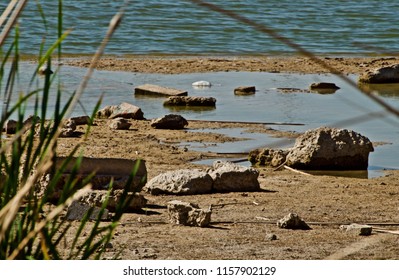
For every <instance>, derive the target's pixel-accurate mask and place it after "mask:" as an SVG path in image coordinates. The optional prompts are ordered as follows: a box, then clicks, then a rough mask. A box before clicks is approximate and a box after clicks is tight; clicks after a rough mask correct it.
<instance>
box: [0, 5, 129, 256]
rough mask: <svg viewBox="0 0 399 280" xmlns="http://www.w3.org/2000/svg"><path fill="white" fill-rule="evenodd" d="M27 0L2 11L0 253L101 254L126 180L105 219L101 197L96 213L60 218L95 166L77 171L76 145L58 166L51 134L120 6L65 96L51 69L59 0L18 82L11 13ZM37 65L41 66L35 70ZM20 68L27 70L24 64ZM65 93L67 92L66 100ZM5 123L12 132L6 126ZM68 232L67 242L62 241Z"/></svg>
mask: <svg viewBox="0 0 399 280" xmlns="http://www.w3.org/2000/svg"><path fill="white" fill-rule="evenodd" d="M26 2H27V1H26V0H20V1H10V3H9V5H8V6H7V8H6V10H5V11H4V12H3V14H2V16H1V17H0V30H1V34H0V47H1V54H0V59H1V65H0V90H1V93H0V94H1V98H2V101H3V102H2V103H3V106H2V111H1V120H0V127H1V128H2V131H1V139H0V259H100V258H101V256H102V255H103V253H104V250H105V248H106V246H105V245H106V244H107V243H108V242H109V241H110V239H111V238H112V235H113V232H114V230H115V228H116V226H117V224H118V221H119V220H120V218H121V216H122V214H123V212H124V210H125V206H126V205H127V203H128V199H127V197H128V196H127V189H128V188H125V189H126V190H125V191H124V194H123V195H122V199H121V203H120V205H118V207H117V209H116V210H115V213H114V215H113V217H112V218H111V221H110V222H106V223H103V222H101V219H100V217H101V216H102V214H103V213H104V212H105V211H106V210H105V209H106V207H107V203H108V200H107V199H106V200H105V201H104V203H103V204H102V206H101V207H100V210H99V212H98V215H97V218H96V219H94V221H92V220H90V219H89V217H90V215H92V210H90V211H88V213H86V215H85V216H84V218H83V219H82V220H81V221H79V224H78V226H77V227H75V229H72V223H71V222H68V221H67V220H65V219H64V218H63V212H64V211H65V208H66V207H67V206H68V205H69V204H71V203H72V202H73V201H75V200H77V199H79V198H80V197H81V196H82V195H83V194H84V193H85V192H87V191H89V190H90V187H91V185H90V179H91V178H92V176H94V174H90V175H87V176H85V177H84V178H79V179H77V178H76V174H77V173H78V170H79V165H80V163H81V161H80V160H79V159H80V158H81V155H80V154H79V146H77V147H76V148H75V149H74V150H73V152H72V153H71V154H70V155H69V156H68V157H67V159H66V161H65V164H63V165H61V166H60V167H59V168H57V169H56V168H55V161H56V158H57V140H58V138H59V137H60V134H61V130H62V127H63V124H64V122H65V120H66V119H67V118H68V117H69V116H70V114H71V112H72V111H73V109H74V107H75V106H76V104H77V103H78V102H79V98H80V96H81V95H82V94H83V91H84V89H85V86H86V84H87V81H88V79H89V78H90V75H91V73H92V71H93V69H94V67H95V63H96V61H97V60H98V58H99V57H100V56H101V54H102V52H103V50H104V47H105V45H106V43H107V41H108V40H109V38H110V37H111V35H112V33H113V32H114V30H115V29H116V27H117V26H118V24H119V22H120V20H121V18H122V14H121V13H118V14H117V16H115V18H114V19H113V20H112V21H111V24H110V27H109V31H108V33H107V34H106V35H105V38H104V40H103V42H102V44H101V45H100V47H99V51H98V52H97V53H96V54H95V56H94V58H93V63H92V66H91V67H90V69H89V70H88V73H87V75H86V76H85V78H84V80H83V81H82V82H81V85H80V87H79V88H78V89H77V90H76V91H75V92H74V93H73V94H72V96H70V97H69V98H65V97H64V96H63V94H62V90H61V86H60V84H61V79H62V77H60V76H59V75H58V71H57V69H52V68H53V63H52V59H53V58H54V57H56V58H57V59H58V60H61V54H62V52H61V51H62V42H63V41H64V39H65V38H66V37H67V36H68V35H69V33H70V31H63V26H62V14H63V13H62V1H61V0H59V1H58V7H59V11H58V26H57V31H58V38H57V40H56V41H55V42H53V43H52V44H51V46H50V47H49V48H48V49H45V47H44V46H45V44H44V41H45V40H43V44H42V46H41V48H40V50H38V52H39V55H38V59H37V61H38V62H37V67H36V69H35V70H34V72H33V73H31V79H30V83H29V86H28V89H26V90H23V91H21V90H17V85H18V80H19V77H20V75H21V71H20V66H21V61H20V51H19V38H20V36H23V34H20V32H19V29H18V24H17V21H18V18H19V17H21V13H22V11H23V8H24V6H25V4H26ZM37 5H38V10H39V11H40V15H41V16H42V19H43V24H44V25H45V24H46V22H47V21H46V19H45V7H42V6H40V4H39V3H38V4H37ZM45 28H46V29H47V26H45ZM3 49H4V51H3ZM41 69H46V70H45V71H39V70H41ZM39 72H41V73H42V75H43V76H42V77H40V76H39V74H38V73H39ZM23 74H24V75H26V74H27V73H26V71H25V72H24V73H23ZM32 88H34V89H32ZM54 95H55V106H54V110H51V111H50V110H49V103H50V99H51V98H50V97H53V96H54ZM64 99H67V101H66V104H65V105H63V102H64ZM32 103H33V104H34V106H33V113H32V112H31V115H30V116H28V115H27V108H28V107H29V106H31V104H32ZM64 103H65V102H64ZM99 105H100V101H99V102H98V104H97V106H96V108H95V109H94V110H93V113H92V114H91V123H92V121H93V118H94V115H95V114H94V113H95V112H96V110H97V109H98V107H99ZM88 127H89V128H90V125H89V126H88ZM3 128H7V129H3ZM89 128H88V130H87V133H88V132H89ZM11 131H12V134H8V132H11ZM76 158H78V160H76ZM72 160H74V165H73V170H72V172H70V175H69V176H68V177H67V178H65V175H63V172H64V170H65V168H66V165H67V164H68V162H71V161H72ZM134 173H135V171H134V170H132V173H131V176H130V178H129V180H128V183H127V184H128V185H130V184H132V180H133V176H134ZM44 178H47V184H46V187H45V188H44V189H42V191H41V192H38V186H40V184H39V183H40V182H41V181H43V179H44ZM61 178H63V185H62V188H61V193H59V194H58V195H57V199H56V200H55V201H54V194H55V192H57V191H58V192H60V188H59V186H58V185H59V184H60V182H61V181H60V180H61ZM111 189H112V181H111V183H110V191H111ZM67 237H68V238H67ZM67 239H68V240H69V241H70V242H69V241H68V243H66V240H67ZM65 247H66V248H67V249H66V248H65Z"/></svg>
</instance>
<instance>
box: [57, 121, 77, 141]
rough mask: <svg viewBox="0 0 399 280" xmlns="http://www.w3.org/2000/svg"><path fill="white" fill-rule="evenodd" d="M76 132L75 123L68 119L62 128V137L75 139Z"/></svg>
mask: <svg viewBox="0 0 399 280" xmlns="http://www.w3.org/2000/svg"><path fill="white" fill-rule="evenodd" d="M75 130H76V123H75V121H73V120H71V119H68V120H66V121H65V122H64V124H63V126H62V128H61V133H60V137H74V136H75Z"/></svg>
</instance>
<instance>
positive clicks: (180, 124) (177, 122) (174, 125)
mask: <svg viewBox="0 0 399 280" xmlns="http://www.w3.org/2000/svg"><path fill="white" fill-rule="evenodd" d="M187 125H188V122H187V120H186V119H185V118H183V117H182V116H180V115H174V114H169V115H165V116H163V117H161V118H158V119H154V120H152V121H151V126H152V127H154V128H157V129H183V128H184V127H185V126H187Z"/></svg>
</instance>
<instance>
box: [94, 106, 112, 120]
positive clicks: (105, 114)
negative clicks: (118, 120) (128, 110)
mask: <svg viewBox="0 0 399 280" xmlns="http://www.w3.org/2000/svg"><path fill="white" fill-rule="evenodd" d="M115 108H116V105H108V106H105V107H104V108H102V109H101V110H98V111H97V114H96V117H97V118H100V119H108V118H109V116H111V115H112V113H113V112H114V109H115Z"/></svg>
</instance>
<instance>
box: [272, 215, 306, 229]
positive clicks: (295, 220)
mask: <svg viewBox="0 0 399 280" xmlns="http://www.w3.org/2000/svg"><path fill="white" fill-rule="evenodd" d="M277 226H278V227H279V228H285V229H302V230H308V229H311V228H310V227H309V225H308V224H307V223H306V222H305V221H304V220H302V219H301V217H299V216H298V214H296V213H289V214H288V215H287V216H285V217H284V218H282V219H280V220H278V221H277Z"/></svg>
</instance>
